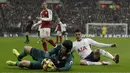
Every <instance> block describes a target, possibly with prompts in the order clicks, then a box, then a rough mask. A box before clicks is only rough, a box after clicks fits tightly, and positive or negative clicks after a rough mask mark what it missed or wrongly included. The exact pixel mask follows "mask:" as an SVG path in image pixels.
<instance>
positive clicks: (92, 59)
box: [80, 52, 110, 65]
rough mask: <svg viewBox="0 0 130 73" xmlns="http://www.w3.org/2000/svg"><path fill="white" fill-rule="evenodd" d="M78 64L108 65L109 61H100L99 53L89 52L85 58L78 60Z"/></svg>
mask: <svg viewBox="0 0 130 73" xmlns="http://www.w3.org/2000/svg"><path fill="white" fill-rule="evenodd" d="M80 65H110V62H105V61H100V53H99V52H91V53H90V54H89V55H88V56H87V57H86V58H85V59H83V60H80Z"/></svg>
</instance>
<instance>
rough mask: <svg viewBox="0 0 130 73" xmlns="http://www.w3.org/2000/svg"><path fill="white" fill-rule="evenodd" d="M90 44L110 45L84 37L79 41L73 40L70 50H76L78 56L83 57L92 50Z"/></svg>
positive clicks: (98, 45)
mask: <svg viewBox="0 0 130 73" xmlns="http://www.w3.org/2000/svg"><path fill="white" fill-rule="evenodd" d="M90 45H93V46H97V47H110V46H111V45H112V44H104V43H99V42H96V41H94V40H92V39H90V38H85V39H82V40H80V41H75V42H73V49H72V52H73V51H76V52H77V53H78V55H79V56H80V58H81V59H84V58H86V57H87V56H88V55H89V54H90V53H91V52H92V49H91V47H90Z"/></svg>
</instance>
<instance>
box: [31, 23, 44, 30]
mask: <svg viewBox="0 0 130 73" xmlns="http://www.w3.org/2000/svg"><path fill="white" fill-rule="evenodd" d="M41 23H42V21H38V22H37V23H35V24H34V25H33V26H32V28H31V29H33V28H34V27H35V26H37V25H40V24H41Z"/></svg>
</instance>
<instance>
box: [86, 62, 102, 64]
mask: <svg viewBox="0 0 130 73" xmlns="http://www.w3.org/2000/svg"><path fill="white" fill-rule="evenodd" d="M86 62H87V65H102V62H91V61H86Z"/></svg>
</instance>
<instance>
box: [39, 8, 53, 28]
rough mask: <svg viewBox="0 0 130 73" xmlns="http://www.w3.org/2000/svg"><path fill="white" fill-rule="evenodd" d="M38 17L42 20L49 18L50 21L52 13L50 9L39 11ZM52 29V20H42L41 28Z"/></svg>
mask: <svg viewBox="0 0 130 73" xmlns="http://www.w3.org/2000/svg"><path fill="white" fill-rule="evenodd" d="M40 17H42V18H44V19H48V18H51V19H52V11H51V10H50V9H47V10H43V11H41V14H40ZM51 27H52V20H46V21H44V20H42V23H41V28H51Z"/></svg>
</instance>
